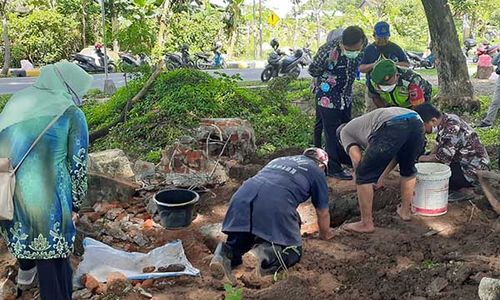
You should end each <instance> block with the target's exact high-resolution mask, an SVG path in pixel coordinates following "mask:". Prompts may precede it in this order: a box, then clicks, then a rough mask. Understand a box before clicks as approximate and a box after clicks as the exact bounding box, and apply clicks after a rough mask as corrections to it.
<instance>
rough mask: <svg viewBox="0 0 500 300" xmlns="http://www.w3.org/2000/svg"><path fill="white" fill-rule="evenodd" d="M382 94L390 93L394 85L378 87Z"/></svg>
mask: <svg viewBox="0 0 500 300" xmlns="http://www.w3.org/2000/svg"><path fill="white" fill-rule="evenodd" d="M378 87H379V88H380V89H381V90H382V91H384V92H392V91H394V89H395V88H396V84H391V85H379V86H378Z"/></svg>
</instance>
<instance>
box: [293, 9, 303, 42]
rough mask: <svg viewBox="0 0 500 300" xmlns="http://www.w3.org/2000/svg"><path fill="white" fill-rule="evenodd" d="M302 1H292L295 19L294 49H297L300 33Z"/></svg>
mask: <svg viewBox="0 0 500 300" xmlns="http://www.w3.org/2000/svg"><path fill="white" fill-rule="evenodd" d="M300 1H301V0H292V3H293V18H294V21H295V22H294V27H293V48H294V49H295V48H297V34H298V32H299V11H300Z"/></svg>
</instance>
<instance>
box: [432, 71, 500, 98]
mask: <svg viewBox="0 0 500 300" xmlns="http://www.w3.org/2000/svg"><path fill="white" fill-rule="evenodd" d="M423 77H424V78H425V79H426V80H427V81H429V82H430V83H431V84H432V86H438V77H437V76H436V75H434V76H423ZM471 80H472V85H473V86H474V93H475V95H476V96H491V97H493V93H494V92H495V82H494V81H490V80H488V79H477V78H471Z"/></svg>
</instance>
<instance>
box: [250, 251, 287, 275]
mask: <svg viewBox="0 0 500 300" xmlns="http://www.w3.org/2000/svg"><path fill="white" fill-rule="evenodd" d="M275 248H276V251H281V247H279V246H277V247H275ZM249 253H250V254H252V255H253V256H254V257H255V259H256V266H255V273H256V274H257V275H258V276H260V277H263V276H267V275H273V274H274V273H276V271H277V270H278V269H279V267H280V264H279V262H278V261H277V258H276V254H275V253H274V250H273V247H272V245H271V244H259V245H257V246H256V247H254V248H253V249H252V250H250V251H249ZM271 261H273V262H275V263H274V264H273V265H272V266H270V267H268V268H263V267H262V265H263V264H264V265H269V263H270V262H271Z"/></svg>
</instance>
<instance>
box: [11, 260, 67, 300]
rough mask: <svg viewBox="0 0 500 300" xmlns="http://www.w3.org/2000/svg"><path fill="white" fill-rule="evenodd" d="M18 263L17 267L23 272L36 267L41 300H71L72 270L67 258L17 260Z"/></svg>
mask: <svg viewBox="0 0 500 300" xmlns="http://www.w3.org/2000/svg"><path fill="white" fill-rule="evenodd" d="M18 262H19V267H20V268H21V270H24V271H27V270H30V269H33V268H34V267H35V266H36V267H37V271H38V283H39V284H38V285H39V289H40V298H41V299H42V300H71V296H72V294H73V283H72V278H73V270H72V269H71V265H70V262H69V258H56V259H39V260H31V259H19V260H18Z"/></svg>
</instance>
